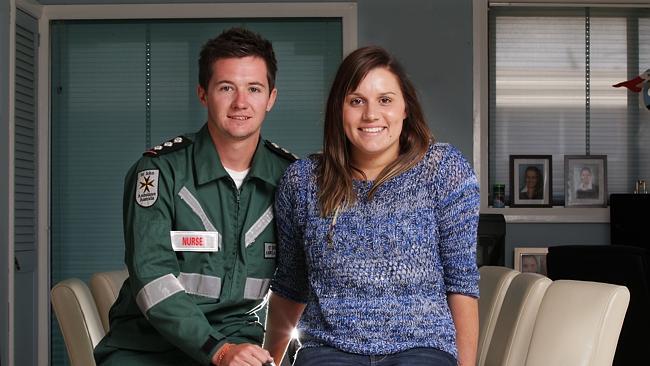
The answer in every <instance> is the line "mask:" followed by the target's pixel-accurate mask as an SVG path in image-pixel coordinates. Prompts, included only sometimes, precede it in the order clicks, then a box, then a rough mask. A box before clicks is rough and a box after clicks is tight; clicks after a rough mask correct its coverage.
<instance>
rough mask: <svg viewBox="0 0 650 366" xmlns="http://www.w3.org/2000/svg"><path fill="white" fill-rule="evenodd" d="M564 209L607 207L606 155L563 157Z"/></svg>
mask: <svg viewBox="0 0 650 366" xmlns="http://www.w3.org/2000/svg"><path fill="white" fill-rule="evenodd" d="M564 193H565V197H566V198H565V199H566V200H565V203H564V206H566V207H605V206H607V155H565V156H564Z"/></svg>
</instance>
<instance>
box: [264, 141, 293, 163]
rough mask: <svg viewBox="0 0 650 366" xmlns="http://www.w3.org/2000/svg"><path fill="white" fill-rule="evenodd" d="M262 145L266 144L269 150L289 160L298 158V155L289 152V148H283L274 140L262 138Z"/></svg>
mask: <svg viewBox="0 0 650 366" xmlns="http://www.w3.org/2000/svg"><path fill="white" fill-rule="evenodd" d="M264 145H266V147H268V148H269V150H271V151H273V152H274V153H276V154H278V155H280V156H281V157H283V158H285V159H287V160H289V161H290V162H292V163H293V162H294V161H296V160H298V155H296V154H293V153H291V152H290V151H289V150H287V149H285V148H284V147H280V146H279V145H278V144H276V143H275V142H271V141H269V140H264Z"/></svg>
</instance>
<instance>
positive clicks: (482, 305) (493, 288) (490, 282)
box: [477, 266, 519, 366]
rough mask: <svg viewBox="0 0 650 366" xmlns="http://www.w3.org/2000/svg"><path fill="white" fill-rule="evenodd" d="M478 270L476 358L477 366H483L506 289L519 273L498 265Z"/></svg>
mask: <svg viewBox="0 0 650 366" xmlns="http://www.w3.org/2000/svg"><path fill="white" fill-rule="evenodd" d="M479 272H480V275H481V279H480V281H479V291H480V295H481V296H480V298H479V300H478V316H479V339H478V357H477V359H478V366H483V365H484V364H485V357H486V355H487V351H488V347H489V344H490V339H491V338H492V333H493V331H494V327H495V324H496V322H497V317H498V316H499V311H500V309H501V305H502V303H503V299H504V297H505V295H506V291H507V290H508V287H509V286H510V282H511V281H512V279H513V278H514V277H515V276H516V275H517V274H519V271H515V270H513V269H510V268H507V267H500V266H483V267H481V268H479Z"/></svg>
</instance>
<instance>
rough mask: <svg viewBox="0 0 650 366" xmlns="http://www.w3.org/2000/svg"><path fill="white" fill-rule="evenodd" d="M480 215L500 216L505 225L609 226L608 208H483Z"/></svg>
mask: <svg viewBox="0 0 650 366" xmlns="http://www.w3.org/2000/svg"><path fill="white" fill-rule="evenodd" d="M481 213H496V214H502V215H503V216H504V217H505V219H506V223H516V224H521V223H604V224H609V207H563V206H554V207H540V208H512V207H505V208H494V207H492V206H490V207H483V208H481Z"/></svg>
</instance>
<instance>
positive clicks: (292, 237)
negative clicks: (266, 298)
mask: <svg viewBox="0 0 650 366" xmlns="http://www.w3.org/2000/svg"><path fill="white" fill-rule="evenodd" d="M308 175H309V169H308V164H306V161H302V160H301V161H297V162H296V163H294V164H293V165H291V166H290V167H289V168H288V169H287V170H286V172H285V174H284V177H283V178H282V180H281V181H280V185H279V186H278V189H277V191H276V197H275V217H276V225H277V232H278V262H277V264H278V267H277V270H276V272H275V276H274V278H273V280H272V281H271V290H272V291H273V292H274V293H276V294H278V295H280V296H282V297H285V298H287V299H290V300H293V301H296V302H301V303H306V302H307V297H308V294H309V286H308V278H307V267H306V262H305V252H304V238H303V232H304V211H305V199H306V191H307V189H306V185H307V181H308V180H309V179H308Z"/></svg>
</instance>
